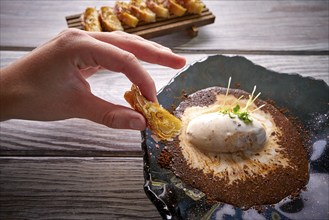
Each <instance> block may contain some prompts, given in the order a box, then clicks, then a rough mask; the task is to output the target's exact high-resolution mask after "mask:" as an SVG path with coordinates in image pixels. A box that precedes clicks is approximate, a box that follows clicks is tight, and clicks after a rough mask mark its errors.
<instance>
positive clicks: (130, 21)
mask: <svg viewBox="0 0 329 220" xmlns="http://www.w3.org/2000/svg"><path fill="white" fill-rule="evenodd" d="M114 14H115V15H116V16H117V17H118V18H119V20H120V21H122V22H123V23H124V24H126V25H128V26H129V27H136V26H137V24H138V18H136V17H135V16H134V15H132V14H131V11H130V8H129V4H128V3H126V2H119V1H117V2H116V3H115V6H114Z"/></svg>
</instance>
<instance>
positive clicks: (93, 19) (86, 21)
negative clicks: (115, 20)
mask: <svg viewBox="0 0 329 220" xmlns="http://www.w3.org/2000/svg"><path fill="white" fill-rule="evenodd" d="M81 20H82V25H83V26H84V29H85V30H86V31H102V28H101V24H100V22H99V15H98V12H97V10H96V8H86V10H85V13H84V14H82V19H81Z"/></svg>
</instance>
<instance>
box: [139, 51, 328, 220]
mask: <svg viewBox="0 0 329 220" xmlns="http://www.w3.org/2000/svg"><path fill="white" fill-rule="evenodd" d="M230 76H231V77H232V85H235V84H236V83H239V84H240V89H242V90H245V91H248V92H251V90H252V89H253V86H254V85H257V91H261V92H262V95H261V99H263V100H267V99H271V100H273V101H275V103H276V104H277V106H279V107H283V108H286V109H288V110H289V112H290V113H291V114H292V115H293V116H297V117H298V118H299V119H300V121H301V122H302V123H303V124H304V125H305V127H306V129H307V130H308V131H309V132H310V134H311V143H310V149H309V165H310V179H309V183H308V185H307V190H306V191H303V192H302V193H301V195H300V198H298V199H296V200H293V201H292V200H290V199H289V198H286V199H283V200H282V201H281V202H279V203H278V204H275V205H272V206H265V207H264V210H263V211H262V212H260V213H258V212H257V211H256V210H254V209H249V210H246V211H244V210H241V209H239V208H237V207H234V206H232V205H229V204H224V203H218V204H215V205H212V206H210V205H208V204H207V203H206V201H205V195H204V194H203V193H202V192H200V191H199V190H197V189H194V188H191V187H190V186H188V185H185V184H184V183H183V182H182V181H181V180H180V179H178V178H177V177H175V176H174V175H173V173H172V172H171V171H170V170H167V169H163V168H161V167H159V165H158V164H157V158H158V156H159V154H160V152H161V150H162V148H163V147H164V146H163V145H162V144H161V143H157V142H156V141H154V139H153V138H152V137H151V134H150V132H149V131H148V130H146V131H145V132H143V133H142V138H143V144H142V148H143V151H144V177H145V186H144V189H145V192H146V194H147V196H148V197H149V199H150V200H151V201H152V202H153V203H154V205H155V206H156V207H157V209H158V211H159V213H160V214H161V216H162V217H163V218H164V219H255V220H256V219H328V218H329V208H328V207H329V206H328V204H329V203H328V195H329V192H328V189H329V174H328V173H329V172H328V171H329V148H328V135H329V126H328V123H329V122H328V121H329V120H328V115H329V112H328V101H329V100H328V96H329V88H328V85H327V84H326V83H325V82H324V81H320V80H315V79H313V78H305V77H302V76H300V75H297V74H295V75H291V74H290V75H289V74H282V73H277V72H273V71H270V70H267V69H265V68H263V67H261V66H258V65H255V64H253V63H252V62H250V61H249V60H247V59H246V58H244V57H238V56H237V57H226V56H221V55H217V56H211V57H207V58H206V59H204V60H201V61H199V62H196V63H194V64H192V65H190V66H188V67H187V68H185V69H184V70H183V71H181V72H180V73H178V74H177V75H176V76H175V77H174V78H173V79H172V80H171V81H170V82H169V83H168V85H167V86H165V87H164V88H163V89H162V90H161V91H160V92H159V94H158V99H159V102H160V103H161V104H162V106H163V107H165V108H167V109H169V110H172V106H178V105H179V103H180V102H181V101H182V99H183V96H182V93H183V92H185V93H187V94H191V93H194V92H196V91H197V90H200V89H204V88H207V87H211V86H221V87H226V86H227V82H228V78H229V77H230ZM233 87H234V86H233ZM265 187H266V186H265Z"/></svg>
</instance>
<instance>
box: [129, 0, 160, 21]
mask: <svg viewBox="0 0 329 220" xmlns="http://www.w3.org/2000/svg"><path fill="white" fill-rule="evenodd" d="M130 11H131V13H132V14H133V15H134V16H136V17H137V18H138V19H140V20H142V21H144V22H147V23H149V22H155V13H154V12H153V11H151V10H150V9H149V8H148V7H147V6H146V3H145V1H143V0H131V2H130Z"/></svg>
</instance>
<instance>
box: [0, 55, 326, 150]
mask: <svg viewBox="0 0 329 220" xmlns="http://www.w3.org/2000/svg"><path fill="white" fill-rule="evenodd" d="M24 54H26V52H9V51H2V52H1V53H0V55H1V65H2V66H5V65H7V64H9V63H11V62H13V61H14V60H16V59H18V58H19V57H21V56H23V55H24ZM183 55H184V56H185V57H186V58H187V63H188V64H191V63H193V62H195V61H197V60H199V59H201V58H203V57H205V56H206V54H183ZM246 58H248V59H250V60H251V61H253V62H254V63H256V64H259V65H262V66H264V67H266V68H269V69H271V70H274V71H278V72H281V73H291V74H296V73H299V74H301V75H302V76H305V77H313V78H316V79H322V80H324V81H325V82H326V83H328V84H329V62H328V61H329V56H256V55H252V56H251V55H249V56H246ZM142 64H143V66H144V67H145V68H146V70H147V71H148V72H149V73H150V74H151V75H152V77H153V78H154V80H155V83H156V87H157V88H158V89H160V88H162V87H163V86H164V85H166V84H167V83H168V81H169V80H170V79H171V78H172V77H173V76H174V75H175V74H176V73H177V72H178V71H177V70H173V69H170V68H166V67H162V66H158V65H152V64H147V63H144V62H143V63H142ZM88 82H89V83H90V85H91V87H92V91H93V93H94V94H95V95H98V96H100V97H101V98H103V99H105V100H108V101H111V102H114V103H116V104H121V105H125V106H128V104H127V103H126V102H125V101H124V99H123V94H124V92H125V91H126V90H128V89H129V88H130V85H131V84H130V82H129V80H128V79H126V78H125V77H124V76H123V75H122V74H119V73H113V72H108V71H107V72H106V71H103V72H99V73H97V74H95V75H94V76H92V77H91V78H89V79H88ZM140 143H141V136H140V133H139V132H138V131H130V130H118V129H111V128H107V127H105V126H103V125H98V124H96V123H93V122H90V121H87V120H82V119H70V120H64V121H57V122H35V121H22V120H9V121H5V122H1V123H0V155H3V156H4V155H16V156H18V155H22V156H24V155H30V156H33V155H34V156H40V155H48V156H50V155H51V156H141V155H142V152H141V144H140Z"/></svg>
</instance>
